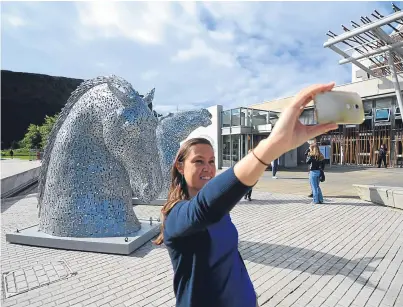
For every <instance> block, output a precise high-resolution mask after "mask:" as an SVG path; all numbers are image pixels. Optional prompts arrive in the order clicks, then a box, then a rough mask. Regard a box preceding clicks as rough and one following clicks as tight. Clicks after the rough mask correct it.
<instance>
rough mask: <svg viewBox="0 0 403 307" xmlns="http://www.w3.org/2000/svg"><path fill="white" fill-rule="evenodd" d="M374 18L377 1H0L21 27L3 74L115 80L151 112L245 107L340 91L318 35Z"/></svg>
mask: <svg viewBox="0 0 403 307" xmlns="http://www.w3.org/2000/svg"><path fill="white" fill-rule="evenodd" d="M374 9H377V10H378V11H379V12H380V13H384V14H385V15H386V14H389V13H391V8H390V4H388V3H387V4H382V3H378V2H323V3H322V2H301V3H297V2H115V1H99V2H95V1H91V2H77V3H71V2H70V3H69V2H65V3H56V2H54V3H52V2H30V3H28V2H16V3H8V2H7V3H3V4H2V17H4V16H20V17H21V20H22V21H24V22H29V25H30V27H23V26H20V27H11V24H12V23H13V22H14V24H15V25H18V22H19V21H18V19H17V20H15V19H14V20H12V19H11V22H9V24H8V25H9V26H8V27H5V28H4V33H2V36H3V37H2V53H3V54H2V65H3V68H5V69H11V70H18V71H28V72H39V73H47V74H51V75H58V76H63V75H64V76H68V77H76V78H92V77H96V76H98V75H99V74H116V75H119V76H121V77H123V78H125V79H127V80H128V81H129V82H131V83H132V85H133V87H134V88H135V89H136V90H138V91H139V92H140V93H145V92H147V91H149V90H150V89H151V88H153V87H155V88H156V94H155V99H154V102H155V105H156V108H157V110H159V111H160V112H161V111H163V112H167V111H169V110H173V111H175V110H176V106H177V105H179V109H188V108H196V107H202V106H205V107H208V106H210V105H214V104H223V105H224V108H231V107H238V106H241V105H243V106H245V105H250V104H254V103H259V102H262V101H264V100H271V99H276V98H280V97H284V96H289V95H292V94H294V93H296V92H297V91H299V90H300V89H301V88H302V87H303V86H305V85H307V84H311V83H316V82H328V81H332V80H334V81H336V82H337V83H339V84H340V83H345V82H349V80H350V78H351V70H350V66H339V65H338V60H339V59H340V57H339V56H338V55H337V54H335V53H333V52H332V51H331V50H328V49H324V48H323V43H324V41H325V40H327V36H326V35H325V34H326V32H327V31H328V30H329V29H330V30H332V31H334V32H335V33H337V34H339V33H342V30H341V28H340V24H345V25H347V26H348V24H349V22H350V20H356V21H358V20H359V18H360V16H363V15H368V16H370V13H371V12H372V11H373V10H374ZM27 17H29V19H28V18H27ZM3 20H6V19H4V18H3ZM8 20H10V19H8ZM27 20H28V21H27ZM52 46H53V47H52ZM59 46H60V47H59ZM56 47H57V48H56ZM96 63H98V65H97V64H96ZM101 63H103V65H102V64H101Z"/></svg>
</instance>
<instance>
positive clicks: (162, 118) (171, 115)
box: [158, 112, 174, 122]
mask: <svg viewBox="0 0 403 307" xmlns="http://www.w3.org/2000/svg"><path fill="white" fill-rule="evenodd" d="M173 116H174V114H173V113H171V112H169V113H168V114H166V115H163V116H160V117H158V121H159V122H161V121H163V120H164V119H167V118H169V117H173Z"/></svg>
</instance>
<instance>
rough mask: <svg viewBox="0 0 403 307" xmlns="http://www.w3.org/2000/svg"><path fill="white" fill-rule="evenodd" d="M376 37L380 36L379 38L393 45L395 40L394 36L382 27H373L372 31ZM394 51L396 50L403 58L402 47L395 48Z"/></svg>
mask: <svg viewBox="0 0 403 307" xmlns="http://www.w3.org/2000/svg"><path fill="white" fill-rule="evenodd" d="M371 32H372V33H373V34H374V35H375V36H376V37H378V38H379V39H381V40H383V41H384V42H386V43H387V44H388V45H392V44H393V43H394V41H393V40H392V38H391V37H390V36H389V35H388V34H386V33H385V31H383V30H382V29H380V28H377V29H373V30H372V31H371ZM393 51H394V52H396V53H397V54H398V55H400V56H401V57H402V58H403V49H402V48H396V49H395V50H393Z"/></svg>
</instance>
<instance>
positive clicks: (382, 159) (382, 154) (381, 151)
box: [378, 144, 388, 168]
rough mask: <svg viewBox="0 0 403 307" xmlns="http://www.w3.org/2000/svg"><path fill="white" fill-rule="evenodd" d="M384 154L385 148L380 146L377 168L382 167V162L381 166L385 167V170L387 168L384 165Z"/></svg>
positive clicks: (383, 145)
mask: <svg viewBox="0 0 403 307" xmlns="http://www.w3.org/2000/svg"><path fill="white" fill-rule="evenodd" d="M386 152H387V148H386V145H385V144H382V145H381V148H379V154H378V168H380V167H381V165H382V161H383V164H384V165H385V168H387V167H388V166H387V165H386Z"/></svg>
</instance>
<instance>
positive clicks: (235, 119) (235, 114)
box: [231, 109, 241, 127]
mask: <svg viewBox="0 0 403 307" xmlns="http://www.w3.org/2000/svg"><path fill="white" fill-rule="evenodd" d="M231 111H232V113H231V117H232V118H231V125H232V126H235V127H237V126H239V125H240V124H241V116H240V113H241V111H240V110H239V109H232V110H231Z"/></svg>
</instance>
